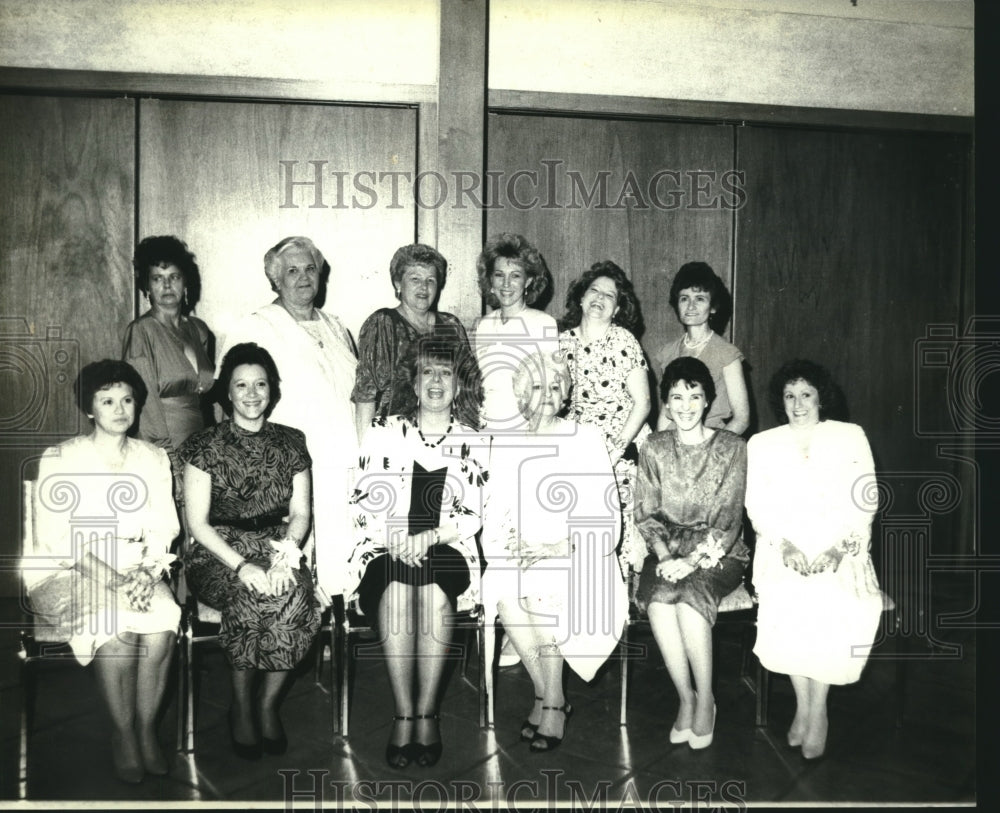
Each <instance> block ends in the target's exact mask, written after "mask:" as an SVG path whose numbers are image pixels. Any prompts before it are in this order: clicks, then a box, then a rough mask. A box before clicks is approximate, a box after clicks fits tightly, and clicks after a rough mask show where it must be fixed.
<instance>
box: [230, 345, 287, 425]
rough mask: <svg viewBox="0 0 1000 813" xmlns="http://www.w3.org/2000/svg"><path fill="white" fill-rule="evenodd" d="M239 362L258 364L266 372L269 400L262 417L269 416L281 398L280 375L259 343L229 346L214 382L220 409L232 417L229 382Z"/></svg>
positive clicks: (268, 354)
mask: <svg viewBox="0 0 1000 813" xmlns="http://www.w3.org/2000/svg"><path fill="white" fill-rule="evenodd" d="M241 364H259V365H260V366H261V367H263V368H264V372H265V373H266V374H267V384H268V387H269V388H270V390H271V392H270V400H269V401H268V404H267V409H266V410H264V417H265V418H269V417H271V413H272V412H274V408H275V407H276V406H277V405H278V401H280V400H281V376H279V375H278V365H276V364H275V363H274V359H273V358H271V354H270V353H268V352H267V350H265V349H264V348H263V347H261V346H260V345H259V344H255V343H254V342H243V343H242V344H234V345H233V346H232V347H230V348H229V352H228V353H226V357H225V358H224V359H223V360H222V366H221V367H220V369H219V378H218V380H216V382H215V400H216V401H218V402H219V406H221V407H222V411H223V412H225V413H226V415H229V416H230V417H232V414H233V402H232V401H230V400H229V384H230V382H231V381H232V380H233V371H234V370H235V369H236V368H237V367H239V366H240V365H241Z"/></svg>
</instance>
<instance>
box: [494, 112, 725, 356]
mask: <svg viewBox="0 0 1000 813" xmlns="http://www.w3.org/2000/svg"><path fill="white" fill-rule="evenodd" d="M489 159H490V160H489V166H490V169H491V171H493V172H496V173H499V174H498V176H497V177H498V178H499V182H498V183H497V184H496V188H497V196H496V199H495V203H496V204H497V206H496V208H493V209H490V210H489V211H488V212H487V228H486V231H487V233H488V234H494V233H496V232H500V231H513V232H519V233H521V234H523V235H525V237H527V238H528V239H529V240H530V241H531V242H532V243H534V245H535V246H536V247H537V248H538V249H539V250H540V251H541V252H542V254H543V255H544V256H545V259H546V261H547V263H548V265H549V268H550V269H551V271H552V276H553V279H554V282H555V290H554V294H553V297H552V300H551V302H550V303H549V305H548V307H547V310H548V311H549V312H550V313H551V314H553V315H554V316H556V317H557V318H558V317H559V316H561V315H562V313H563V312H564V311H565V302H566V292H567V290H568V288H569V285H570V284H571V283H572V282H573V281H574V280H576V279H577V278H578V277H579V276H580V275H581V274H582V273H583V272H584V271H586V270H587V269H588V268H589V267H590V266H591V265H592V264H593V263H595V262H597V261H599V260H613V261H614V262H615V263H617V264H618V265H619V266H621V267H622V268H623V269H624V270H625V272H626V273H627V274H628V275H629V277H630V278H631V279H632V282H633V284H634V285H635V289H636V294H637V296H638V298H639V301H640V303H641V305H642V311H643V317H644V320H645V324H646V331H645V334H644V335H643V337H642V340H641V341H642V345H643V347H644V348H645V350H646V352H647V355H649V356H653V355H655V354H656V352H657V351H658V350H659V349H660V347H661V346H662V345H663V344H664V343H665V342H667V341H668V340H669V339H671V338H675V337H676V336H678V335H679V334H680V330H681V328H680V326H679V325H678V322H677V318H676V317H675V315H674V312H673V310H671V308H670V306H669V304H668V298H669V293H670V284H671V282H672V281H673V277H674V274H675V273H676V272H677V269H678V268H680V266H681V265H683V264H684V263H685V262H688V261H690V260H703V261H704V262H707V263H709V264H710V265H711V266H712V267H713V268H714V269H715V270H716V272H717V273H718V274H719V276H720V277H722V278H723V279H724V280H727V281H731V275H732V268H731V258H732V240H733V236H732V235H733V232H732V219H733V216H732V211H733V205H735V203H736V202H737V201H738V196H737V195H736V194H733V193H727V192H725V190H724V189H723V186H722V184H723V175H724V173H726V172H727V171H730V172H731V171H732V169H733V128H732V127H730V126H726V125H712V124H693V123H691V124H689V123H678V122H661V121H620V120H618V121H616V120H610V119H598V118H575V117H555V116H531V115H514V114H493V115H491V116H490V118H489ZM517 173H535V177H536V178H537V181H536V180H533V179H532V177H531V176H529V175H520V176H518V175H517ZM732 180H733V179H732V178H729V180H728V181H727V182H732ZM602 184H603V191H602ZM588 193H590V197H591V199H590V202H589V203H588V202H587V195H588ZM536 199H537V200H536Z"/></svg>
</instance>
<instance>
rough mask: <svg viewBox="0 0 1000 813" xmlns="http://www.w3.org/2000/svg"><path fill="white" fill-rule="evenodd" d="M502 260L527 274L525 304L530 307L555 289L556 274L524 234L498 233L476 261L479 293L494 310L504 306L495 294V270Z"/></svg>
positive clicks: (488, 241)
mask: <svg viewBox="0 0 1000 813" xmlns="http://www.w3.org/2000/svg"><path fill="white" fill-rule="evenodd" d="M500 259H507V260H510V261H512V262H515V263H517V264H518V265H519V266H520V267H521V269H522V270H523V271H524V275H525V277H526V284H525V287H524V303H525V304H526V305H534V304H535V303H536V302H537V301H538V300H539V299H541V297H542V296H543V295H544V294H545V293H546V292H547V291H548V290H549V288H551V287H552V275H551V274H550V273H549V268H548V266H547V265H546V264H545V260H544V259H543V257H542V255H541V254H539V253H538V249H536V248H535V247H534V246H533V245H531V243H529V242H528V241H527V240H525V239H524V237H522V236H521V235H520V234H511V233H510V232H503V233H501V234H495V235H493V236H492V237H491V238H490V239H489V240H487V241H486V245H484V246H483V250H482V252H481V253H480V255H479V259H477V260H476V272H477V273H478V275H479V290H480V292H481V293H482V295H483V296H484V297H485V298H486V303H487V304H488V305H489V306H490V307H491V308H497V307H499V306H500V302H499V300H497V298H496V297H495V296H494V295H493V293H492V289H493V271H494V268H495V266H496V262H497V260H500Z"/></svg>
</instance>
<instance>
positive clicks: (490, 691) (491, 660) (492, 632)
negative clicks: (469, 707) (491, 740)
mask: <svg viewBox="0 0 1000 813" xmlns="http://www.w3.org/2000/svg"><path fill="white" fill-rule="evenodd" d="M483 643H484V646H483V654H482V656H481V657H480V663H481V664H482V665H483V680H484V684H483V693H484V695H485V697H486V727H487V728H488V729H490V730H491V731H492V730H493V727H494V722H495V720H494V716H493V715H494V711H495V709H496V699H495V697H494V693H495V687H496V671H495V668H496V657H495V655H496V645H497V627H496V620H495V619H493V620H492V621H491V622H490V624H489V625H488V626H487V627H486V629H485V630H484V632H483Z"/></svg>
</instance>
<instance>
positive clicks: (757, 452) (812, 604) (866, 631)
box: [746, 360, 882, 759]
mask: <svg viewBox="0 0 1000 813" xmlns="http://www.w3.org/2000/svg"><path fill="white" fill-rule="evenodd" d="M770 397H771V402H772V406H773V407H774V410H775V414H776V415H777V416H778V417H779V419H783V420H784V421H785V422H786V423H785V425H784V426H779V427H777V428H775V429H770V430H768V431H766V432H762V433H760V434H758V435H755V436H754V437H752V438H751V439H750V442H749V444H748V448H747V454H748V463H747V493H746V509H747V513H748V514H749V515H750V519H751V520H752V521H753V525H754V529H755V530H756V532H757V547H756V551H755V553H754V576H753V579H754V585H755V587H756V589H757V593H758V595H759V597H760V607H759V611H758V619H757V644H756V646H755V648H754V652H755V653H756V655H757V657H758V658H760V661H761V663H762V664H763V666H764V667H765V668H766V669H768V670H770V671H772V672H780V673H783V674H787V675H790V676H791V679H792V686H793V687H794V689H795V699H796V710H795V718H794V719H793V721H792V726H791V728H790V729H789V730H788V744H789V745H791V746H793V747H799V746H801V748H802V755H803V756H804V757H805V758H807V759H815V758H818V757H820V756H822V755H823V752H824V750H825V748H826V736H827V728H828V720H827V709H826V701H827V694H828V692H829V689H830V685H831V684H838V685H840V684H846V683H854V682H855V681H857V680H858V679H859V678H860V676H861V671H862V669H863V668H864V665H865V663H866V661H867V658H868V653H869V651H870V649H871V645H872V642H873V640H874V638H875V632H876V629H877V627H878V622H879V617H880V615H881V613H882V594H881V591H880V590H879V586H878V579H877V577H876V575H875V568H874V566H873V565H872V559H871V553H870V548H871V522H872V515H873V513H874V511H875V509H876V508H877V505H876V504H872V501H871V497H872V495H873V494H874V493H875V489H874V488H873V486H874V483H875V465H874V463H873V461H872V454H871V450H870V448H869V446H868V440H867V438H866V437H865V433H864V431H863V430H862V429H861V427H860V426H857V425H855V424H851V423H843V422H841V421H838V420H834V419H833V417H832V416H835V415H839V414H841V413H840V411H839V400H840V399H839V393H838V390H837V388H836V386H835V385H834V384H833V382H832V381H831V379H830V375H829V373H828V372H827V371H826V370H825V369H823V368H822V367H820V366H819V365H817V364H814V363H812V362H809V361H801V360H800V361H792V362H789V363H788V364H786V365H784V366H783V367H782V368H781V369H780V370H778V372H777V373H776V374H775V375H774V377H773V378H772V379H771V384H770Z"/></svg>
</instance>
